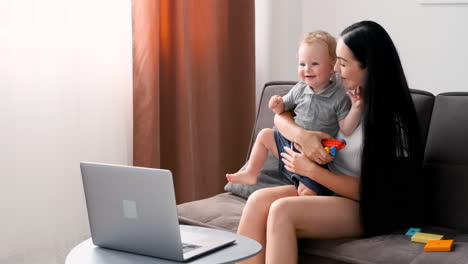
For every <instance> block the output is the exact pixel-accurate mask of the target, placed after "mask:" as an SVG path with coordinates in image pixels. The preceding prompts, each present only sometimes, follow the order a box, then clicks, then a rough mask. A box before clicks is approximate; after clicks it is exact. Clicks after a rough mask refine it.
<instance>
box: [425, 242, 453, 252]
mask: <svg viewBox="0 0 468 264" xmlns="http://www.w3.org/2000/svg"><path fill="white" fill-rule="evenodd" d="M452 247H453V240H429V241H427V244H426V246H424V251H452Z"/></svg>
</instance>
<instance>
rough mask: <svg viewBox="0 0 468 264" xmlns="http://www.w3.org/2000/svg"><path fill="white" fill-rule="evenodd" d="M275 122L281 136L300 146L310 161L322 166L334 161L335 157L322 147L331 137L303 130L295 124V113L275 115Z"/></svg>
mask: <svg viewBox="0 0 468 264" xmlns="http://www.w3.org/2000/svg"><path fill="white" fill-rule="evenodd" d="M274 122H275V126H276V127H277V128H278V130H279V131H280V132H281V134H282V135H283V136H284V137H285V138H287V139H289V140H290V141H292V142H295V143H297V144H299V145H300V146H301V148H302V150H303V151H304V153H305V154H306V156H307V157H308V158H309V159H310V160H313V161H317V162H320V163H321V164H325V163H328V162H330V161H332V160H333V157H332V156H331V155H329V154H328V153H327V152H326V151H325V150H324V149H323V146H322V139H325V138H331V136H330V135H328V134H326V133H322V132H318V131H308V130H305V129H303V128H302V127H300V126H298V125H297V124H296V123H295V122H294V117H293V113H291V112H284V113H282V114H280V115H275V119H274Z"/></svg>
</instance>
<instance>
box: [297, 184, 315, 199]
mask: <svg viewBox="0 0 468 264" xmlns="http://www.w3.org/2000/svg"><path fill="white" fill-rule="evenodd" d="M297 195H299V196H305V195H317V193H316V192H315V191H314V190H312V189H310V188H309V187H307V186H305V185H304V184H303V183H302V182H299V186H297Z"/></svg>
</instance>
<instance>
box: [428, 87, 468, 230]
mask: <svg viewBox="0 0 468 264" xmlns="http://www.w3.org/2000/svg"><path fill="white" fill-rule="evenodd" d="M424 171H425V179H426V183H427V185H426V187H425V190H426V196H425V199H426V201H427V202H426V203H425V207H426V208H425V209H426V219H427V221H428V222H429V224H433V225H437V226H444V227H450V228H454V229H457V230H460V231H463V232H468V196H467V193H468V92H458V93H442V94H439V95H437V96H436V97H435V103H434V108H433V111H432V116H431V121H430V127H429V131H428V136H427V143H426V150H425V154H424Z"/></svg>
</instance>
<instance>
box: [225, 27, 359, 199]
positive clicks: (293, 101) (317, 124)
mask: <svg viewBox="0 0 468 264" xmlns="http://www.w3.org/2000/svg"><path fill="white" fill-rule="evenodd" d="M335 48H336V40H335V38H334V37H333V36H331V35H330V34H329V33H327V32H324V31H314V32H310V33H308V34H306V35H305V37H304V39H303V40H302V41H301V42H300V45H299V51H298V60H299V65H298V75H299V78H300V80H301V81H300V82H298V83H297V84H296V85H295V86H294V87H293V88H292V89H291V90H290V91H289V92H288V94H286V95H285V96H283V97H282V96H279V95H275V96H272V98H271V99H270V101H269V103H268V106H269V108H270V109H271V110H272V111H273V112H275V114H281V113H283V112H284V111H289V110H294V113H295V117H294V121H295V122H296V124H297V125H299V126H300V127H302V128H304V129H306V130H313V131H321V132H325V133H327V134H329V135H332V136H335V135H336V134H337V132H338V130H340V131H341V132H342V133H343V134H344V135H346V136H348V135H351V134H352V133H353V131H354V130H355V129H356V127H357V126H358V125H359V122H360V120H361V115H360V111H359V110H358V109H353V107H355V104H353V105H351V101H350V99H349V98H348V96H347V95H346V90H345V89H344V88H343V87H342V85H341V82H340V78H337V76H336V75H335V74H334V71H333V67H334V64H335V62H336V54H335ZM350 96H351V95H350ZM356 105H357V104H356ZM285 146H287V147H290V148H292V149H294V143H293V142H291V141H289V140H288V139H286V138H285V137H283V135H281V134H280V133H279V131H277V130H273V129H271V128H266V129H263V130H261V131H260V133H259V134H258V136H257V138H256V141H255V144H254V146H253V148H252V152H251V154H250V158H249V161H248V164H247V168H246V169H245V170H244V171H239V172H237V173H234V174H226V178H227V179H228V181H229V182H232V183H241V184H255V183H256V182H257V175H258V173H259V172H260V170H261V168H262V166H263V163H264V162H265V161H266V159H267V157H268V151H271V152H272V153H273V154H274V155H275V157H277V158H278V155H279V154H280V153H281V152H284V151H285V150H284V147H285ZM295 151H297V150H295ZM279 168H280V171H282V172H283V173H285V174H286V175H287V176H288V177H290V178H291V179H292V181H293V182H294V184H295V185H296V187H297V189H298V194H299V195H331V194H333V192H332V191H330V190H329V189H328V188H326V187H324V186H322V185H321V184H319V183H317V182H315V181H314V180H312V179H310V178H308V177H304V176H301V175H298V174H295V173H291V172H289V171H287V170H286V169H285V168H284V164H283V162H282V161H281V159H279Z"/></svg>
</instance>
